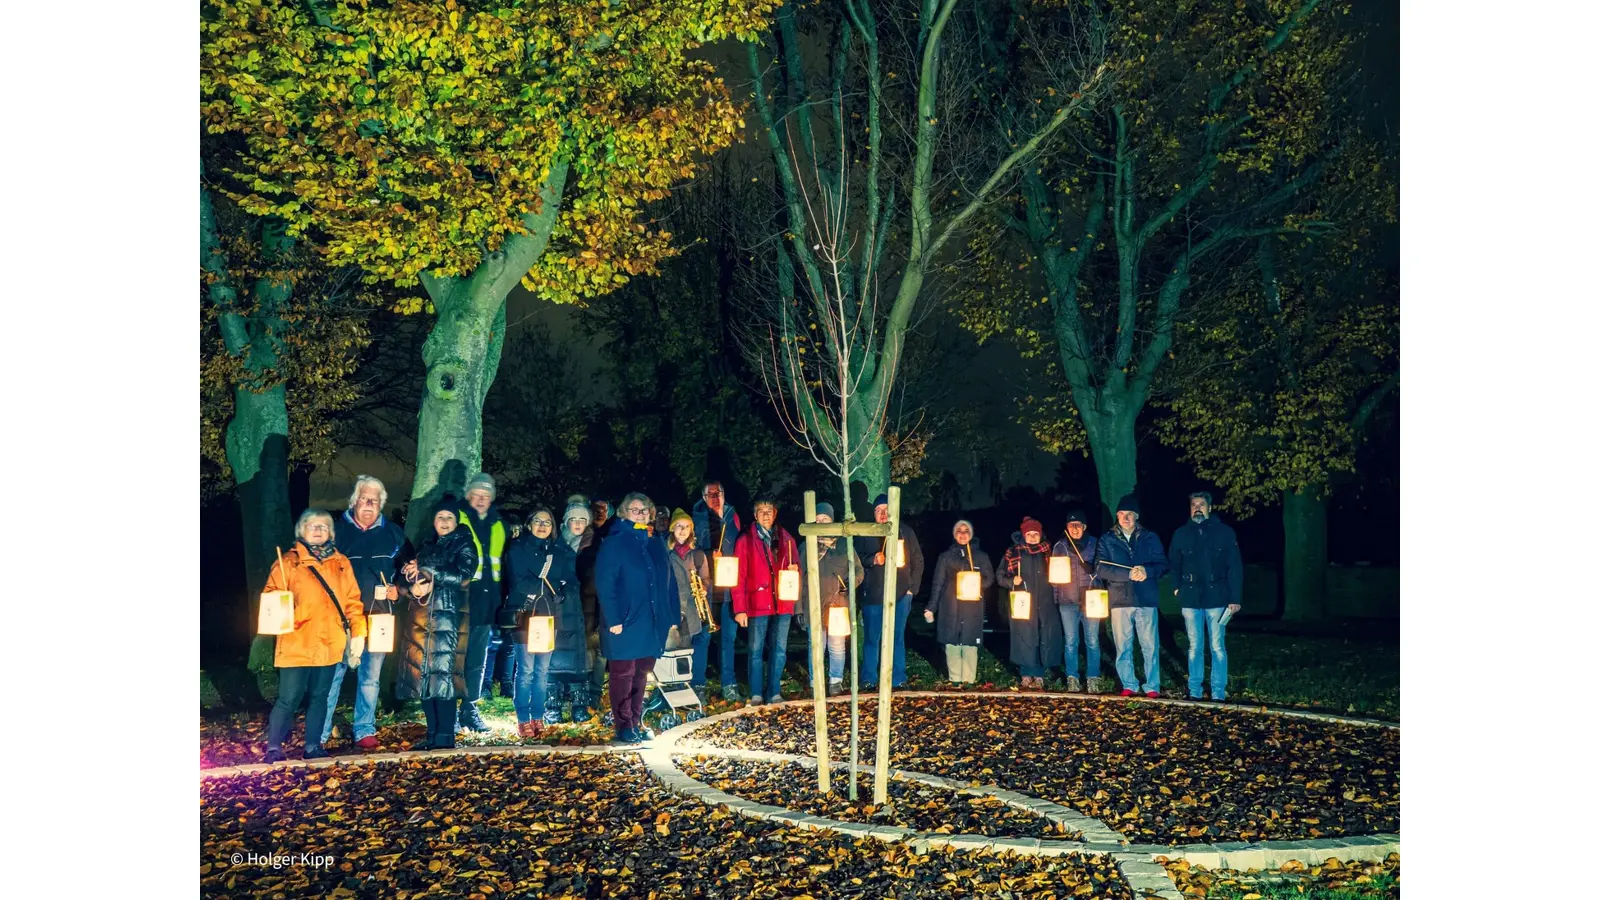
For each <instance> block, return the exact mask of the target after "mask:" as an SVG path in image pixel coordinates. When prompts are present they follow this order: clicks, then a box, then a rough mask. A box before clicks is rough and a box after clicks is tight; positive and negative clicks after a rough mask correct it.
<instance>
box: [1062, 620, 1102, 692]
mask: <svg viewBox="0 0 1600 900" xmlns="http://www.w3.org/2000/svg"><path fill="white" fill-rule="evenodd" d="M1056 608H1057V609H1059V610H1061V631H1062V634H1063V635H1064V637H1065V641H1064V642H1063V645H1062V646H1063V647H1065V652H1064V653H1063V656H1064V657H1065V660H1066V669H1067V677H1068V678H1075V677H1077V675H1078V629H1079V628H1082V629H1083V655H1084V657H1085V659H1084V662H1085V663H1087V667H1086V668H1085V669H1084V672H1085V674H1084V676H1083V677H1085V678H1099V677H1100V620H1099V619H1091V618H1089V617H1088V616H1086V615H1084V614H1083V607H1081V606H1079V605H1077V604H1076V603H1062V604H1061V605H1060V606H1058V607H1056Z"/></svg>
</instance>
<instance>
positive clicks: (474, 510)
mask: <svg viewBox="0 0 1600 900" xmlns="http://www.w3.org/2000/svg"><path fill="white" fill-rule="evenodd" d="M494 498H495V486H494V479H493V478H492V477H490V476H489V473H487V472H479V473H478V474H476V475H474V476H472V478H471V479H470V480H468V481H467V490H466V500H467V502H466V505H465V506H464V507H463V508H462V509H460V510H458V511H457V513H456V515H457V517H458V520H459V522H460V525H461V527H462V528H465V529H466V532H467V536H468V537H470V538H471V539H472V544H473V547H474V548H475V549H476V550H477V551H478V567H477V568H476V569H475V570H474V571H473V574H472V585H471V587H470V588H469V591H468V595H469V597H470V600H469V603H470V605H471V607H472V609H471V612H472V632H471V633H470V634H469V635H468V636H467V672H466V677H467V695H466V696H465V697H464V698H462V699H464V700H465V701H466V702H465V703H462V704H461V713H460V723H459V724H460V727H462V728H465V729H468V730H470V731H488V730H489V726H488V725H486V724H484V721H483V716H482V715H480V714H479V713H478V707H477V702H478V698H479V697H482V696H483V694H484V687H485V684H486V682H492V681H493V678H494V659H495V655H496V654H497V653H498V652H499V649H500V643H501V641H502V640H503V639H504V635H503V634H502V633H501V631H500V629H499V628H498V627H497V626H496V624H495V612H496V610H498V609H499V608H500V605H501V604H502V603H503V602H504V601H505V587H504V583H503V582H502V581H501V578H500V562H501V559H502V558H503V557H504V556H505V547H506V523H505V521H504V520H503V519H502V518H501V517H500V510H499V508H498V507H496V506H495V505H494Z"/></svg>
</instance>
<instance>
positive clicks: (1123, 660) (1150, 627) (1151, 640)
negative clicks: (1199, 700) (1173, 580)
mask: <svg viewBox="0 0 1600 900" xmlns="http://www.w3.org/2000/svg"><path fill="white" fill-rule="evenodd" d="M1095 551H1096V556H1097V558H1096V560H1095V575H1096V576H1097V577H1099V578H1100V579H1101V580H1103V581H1105V582H1106V586H1107V587H1108V588H1109V589H1110V590H1111V636H1112V638H1113V639H1115V640H1116V642H1117V678H1118V680H1120V681H1121V682H1122V696H1124V697H1132V696H1134V695H1135V694H1137V693H1139V692H1140V691H1141V690H1142V691H1143V692H1144V695H1145V696H1146V697H1152V698H1153V697H1159V696H1161V665H1160V660H1159V654H1160V652H1161V648H1160V646H1159V645H1158V644H1157V642H1156V617H1157V615H1158V612H1159V610H1158V602H1159V601H1158V598H1157V591H1158V588H1157V582H1159V581H1160V580H1161V576H1162V574H1163V573H1165V572H1166V571H1167V554H1166V552H1165V551H1163V550H1162V549H1161V539H1160V538H1159V537H1156V534H1155V532H1153V531H1149V530H1147V529H1146V528H1145V527H1144V526H1143V525H1140V524H1139V498H1138V497H1135V496H1134V495H1132V494H1128V495H1126V496H1124V497H1123V498H1122V499H1121V500H1119V501H1117V524H1116V527H1114V528H1112V529H1111V530H1110V531H1108V532H1106V533H1105V534H1104V535H1101V537H1100V540H1099V541H1097V542H1095ZM1135 637H1137V639H1138V641H1139V646H1140V647H1141V648H1142V649H1143V650H1144V684H1143V685H1142V686H1141V685H1140V683H1139V679H1138V677H1137V675H1136V673H1135V672H1134V669H1133V642H1134V639H1135Z"/></svg>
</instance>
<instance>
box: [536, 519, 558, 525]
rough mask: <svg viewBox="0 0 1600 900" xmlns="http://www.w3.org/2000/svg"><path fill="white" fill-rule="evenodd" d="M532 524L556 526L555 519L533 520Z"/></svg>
mask: <svg viewBox="0 0 1600 900" xmlns="http://www.w3.org/2000/svg"><path fill="white" fill-rule="evenodd" d="M533 524H535V525H554V524H556V520H555V519H534V520H533Z"/></svg>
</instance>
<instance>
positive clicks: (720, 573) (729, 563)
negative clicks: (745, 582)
mask: <svg viewBox="0 0 1600 900" xmlns="http://www.w3.org/2000/svg"><path fill="white" fill-rule="evenodd" d="M711 580H712V581H713V582H715V584H716V586H717V587H720V588H731V587H733V586H734V585H736V584H738V583H739V557H737V556H719V557H717V572H716V574H715V575H713V576H712V578H711Z"/></svg>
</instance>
